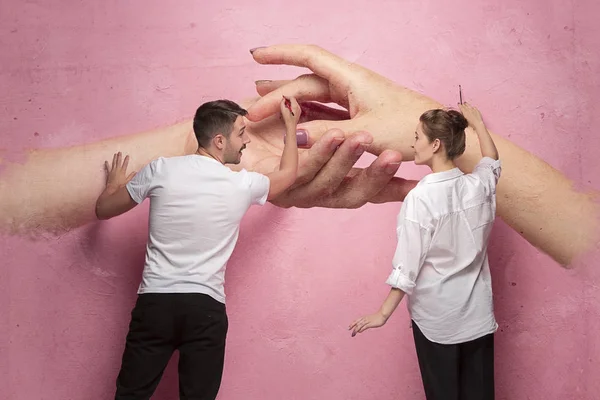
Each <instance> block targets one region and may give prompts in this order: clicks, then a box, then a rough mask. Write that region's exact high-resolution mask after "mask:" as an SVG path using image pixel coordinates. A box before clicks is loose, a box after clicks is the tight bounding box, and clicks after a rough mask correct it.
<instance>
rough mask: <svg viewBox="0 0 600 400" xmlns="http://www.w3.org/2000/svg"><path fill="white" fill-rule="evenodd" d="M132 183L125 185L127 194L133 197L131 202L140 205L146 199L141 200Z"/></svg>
mask: <svg viewBox="0 0 600 400" xmlns="http://www.w3.org/2000/svg"><path fill="white" fill-rule="evenodd" d="M130 183H131V181H129V182H127V184H126V185H125V188H126V189H127V192H128V193H129V196H130V197H131V200H133V201H135V202H136V203H138V204H140V203H141V202H142V201H143V200H144V199H140V198H139V196H138V195H137V193H136V192H135V190H134V189H133V188H132V187H131V185H130Z"/></svg>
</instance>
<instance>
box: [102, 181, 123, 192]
mask: <svg viewBox="0 0 600 400" xmlns="http://www.w3.org/2000/svg"><path fill="white" fill-rule="evenodd" d="M124 186H125V185H118V184H115V183H107V184H106V188H105V189H104V193H105V194H106V195H111V194H113V193H115V192H117V191H118V190H119V189H121V188H122V187H124Z"/></svg>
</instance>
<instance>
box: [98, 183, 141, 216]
mask: <svg viewBox="0 0 600 400" xmlns="http://www.w3.org/2000/svg"><path fill="white" fill-rule="evenodd" d="M135 206H137V203H136V202H135V201H133V199H132V198H131V196H130V195H129V192H128V191H127V188H126V187H125V186H122V187H120V188H118V189H116V190H114V191H113V190H109V189H108V188H106V189H105V190H104V191H103V192H102V194H101V195H100V197H98V201H96V217H97V218H98V219H109V218H112V217H116V216H118V215H121V214H123V213H125V212H127V211H129V210H131V209H132V208H133V207H135Z"/></svg>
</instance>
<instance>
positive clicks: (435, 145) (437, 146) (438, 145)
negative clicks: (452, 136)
mask: <svg viewBox="0 0 600 400" xmlns="http://www.w3.org/2000/svg"><path fill="white" fill-rule="evenodd" d="M441 147H442V142H441V141H440V139H435V140H434V141H433V152H434V153H437V151H438V150H439V149H440V148H441Z"/></svg>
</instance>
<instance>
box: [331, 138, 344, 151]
mask: <svg viewBox="0 0 600 400" xmlns="http://www.w3.org/2000/svg"><path fill="white" fill-rule="evenodd" d="M343 141H344V138H343V137H335V138H333V140H332V142H331V146H330V148H329V149H330V150H331V151H335V150H337V148H338V147H340V144H341V143H342V142H343Z"/></svg>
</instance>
